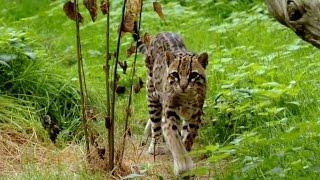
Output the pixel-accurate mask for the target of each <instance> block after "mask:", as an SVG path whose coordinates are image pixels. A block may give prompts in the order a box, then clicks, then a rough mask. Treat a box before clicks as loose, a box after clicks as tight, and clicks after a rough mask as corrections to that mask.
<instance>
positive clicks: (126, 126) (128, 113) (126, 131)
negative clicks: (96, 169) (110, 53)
mask: <svg viewBox="0 0 320 180" xmlns="http://www.w3.org/2000/svg"><path fill="white" fill-rule="evenodd" d="M142 8H143V1H141V5H140V15H139V25H138V31H137V33H138V35H140V27H141V18H142V16H141V15H142ZM137 56H138V39H137V40H136V51H135V55H134V60H133V64H132V74H131V85H130V93H129V100H128V105H127V109H126V110H127V111H126V119H125V127H124V134H123V139H122V149H121V156H120V164H122V161H123V155H124V149H125V145H126V137H127V133H128V126H129V117H130V116H131V104H132V93H133V79H134V77H135V74H136V61H137Z"/></svg>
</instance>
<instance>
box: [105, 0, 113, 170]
mask: <svg viewBox="0 0 320 180" xmlns="http://www.w3.org/2000/svg"><path fill="white" fill-rule="evenodd" d="M107 3H108V4H107V6H108V8H109V7H110V6H109V1H107ZM106 28H107V30H106V58H105V63H106V64H105V67H104V71H105V75H106V104H107V112H106V114H107V117H106V119H105V121H106V122H105V123H106V127H107V128H108V149H109V151H108V152H109V153H108V156H109V162H108V163H109V167H110V171H111V170H112V169H113V163H111V162H113V155H112V153H110V152H111V151H114V148H113V147H112V146H114V145H113V144H112V143H111V142H113V140H112V138H113V135H112V134H111V133H112V132H111V130H110V125H109V124H110V122H109V121H110V83H109V79H110V64H109V61H110V59H111V58H110V11H109V12H108V13H107V23H106ZM111 167H112V168H111Z"/></svg>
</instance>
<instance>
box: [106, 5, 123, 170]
mask: <svg viewBox="0 0 320 180" xmlns="http://www.w3.org/2000/svg"><path fill="white" fill-rule="evenodd" d="M126 3H127V0H124V2H123V7H122V17H121V24H120V29H121V26H122V24H123V22H124V13H125V9H126ZM120 29H119V32H118V33H119V34H118V42H117V51H116V62H115V63H114V72H113V90H112V101H111V120H110V128H109V131H110V132H109V153H110V154H109V168H110V170H112V169H113V168H114V121H115V112H114V111H115V102H116V87H117V78H116V77H117V69H118V62H119V52H120V42H121V30H120Z"/></svg>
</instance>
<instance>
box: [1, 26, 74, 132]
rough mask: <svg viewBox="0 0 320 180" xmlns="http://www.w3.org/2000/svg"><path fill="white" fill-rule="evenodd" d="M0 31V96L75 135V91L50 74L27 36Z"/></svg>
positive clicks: (39, 53) (10, 30) (13, 31)
mask: <svg viewBox="0 0 320 180" xmlns="http://www.w3.org/2000/svg"><path fill="white" fill-rule="evenodd" d="M1 30H2V31H3V32H4V36H2V37H1V39H0V82H2V83H1V84H0V93H2V94H6V95H8V96H13V97H15V98H19V99H23V100H27V101H31V102H32V105H33V106H34V107H35V108H36V110H37V114H38V115H39V116H40V117H43V116H45V115H49V116H50V117H51V119H52V120H53V121H56V122H57V123H58V125H59V127H60V129H64V130H66V129H69V128H72V129H69V130H68V132H70V133H76V132H77V131H76V130H77V128H78V127H79V124H80V121H79V117H80V114H79V106H78V104H79V99H80V98H79V92H78V90H77V87H76V86H75V85H74V84H73V83H72V81H71V83H70V81H69V82H68V81H67V80H66V79H65V77H62V76H60V75H58V74H56V73H54V72H53V70H52V69H53V67H52V65H51V64H50V60H48V59H46V58H48V57H47V56H46V54H45V53H44V52H43V51H40V50H38V49H37V48H36V47H37V45H36V44H32V43H30V42H31V37H28V34H27V33H24V32H18V31H16V30H14V29H11V28H3V27H2V28H1ZM34 47H35V48H34ZM70 133H65V134H67V135H69V134H70ZM70 135H72V134H70Z"/></svg>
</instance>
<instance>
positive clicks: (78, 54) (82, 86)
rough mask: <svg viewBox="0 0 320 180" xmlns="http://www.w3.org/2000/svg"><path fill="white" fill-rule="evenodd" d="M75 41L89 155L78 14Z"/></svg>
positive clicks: (77, 7)
mask: <svg viewBox="0 0 320 180" xmlns="http://www.w3.org/2000/svg"><path fill="white" fill-rule="evenodd" d="M74 6H75V7H74V9H75V12H79V6H78V1H77V0H75V1H74ZM76 34H77V35H76V36H77V37H76V41H77V57H78V76H79V84H80V96H81V111H82V117H81V120H82V125H83V130H84V136H85V142H86V150H87V154H89V150H90V149H89V135H88V126H87V116H86V102H85V101H86V99H85V92H84V84H85V81H84V79H83V74H84V73H83V63H82V52H81V43H80V22H79V16H78V13H76Z"/></svg>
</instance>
